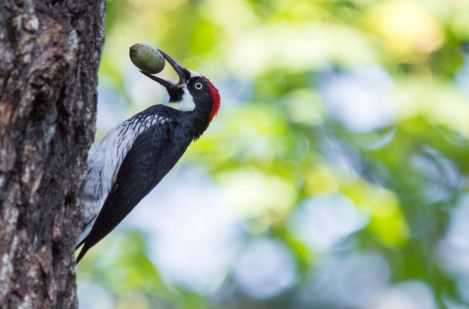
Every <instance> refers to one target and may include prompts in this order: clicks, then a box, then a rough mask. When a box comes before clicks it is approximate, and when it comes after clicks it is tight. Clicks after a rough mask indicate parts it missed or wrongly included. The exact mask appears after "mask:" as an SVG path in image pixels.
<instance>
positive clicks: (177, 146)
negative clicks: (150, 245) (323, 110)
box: [76, 50, 220, 263]
mask: <svg viewBox="0 0 469 309" xmlns="http://www.w3.org/2000/svg"><path fill="white" fill-rule="evenodd" d="M159 52H160V53H161V55H162V56H163V57H164V59H165V60H166V61H167V62H169V64H170V65H171V66H172V68H173V69H174V70H175V71H176V73H177V75H178V76H179V82H178V83H173V82H170V81H168V80H165V79H163V78H160V77H158V76H156V75H152V74H150V73H148V72H145V71H141V72H142V73H143V74H145V75H146V76H147V77H149V78H151V79H152V80H154V81H156V82H158V83H159V84H161V85H162V86H164V87H165V88H166V91H167V92H168V95H169V100H168V101H165V102H162V103H159V104H155V105H152V106H150V107H149V108H147V109H146V110H144V111H142V112H140V113H138V114H136V115H134V116H133V117H131V118H129V119H127V120H125V121H124V122H122V123H121V124H120V125H118V126H117V127H116V128H114V129H113V130H111V131H110V132H109V133H108V134H107V135H106V136H105V137H104V138H103V139H102V140H101V141H100V142H99V143H97V144H96V145H95V146H94V147H93V148H92V149H91V151H90V154H89V157H88V170H87V174H86V176H85V179H84V181H83V183H82V186H81V190H80V203H81V206H82V207H83V208H84V221H85V225H84V228H83V232H82V233H81V235H80V238H79V239H78V242H77V246H76V248H77V249H78V248H79V247H80V246H82V245H83V247H82V249H81V251H80V253H79V255H78V257H77V263H78V262H79V261H80V260H81V259H82V258H83V256H84V255H85V254H86V252H87V251H88V250H89V249H90V248H91V247H93V246H94V245H95V244H96V243H98V242H99V241H100V240H101V239H103V238H104V237H105V236H106V235H107V234H108V233H110V232H111V231H112V230H113V229H114V228H115V227H116V226H117V225H118V224H119V223H120V222H121V221H122V220H123V219H124V217H125V216H126V215H127V214H128V213H129V212H130V211H131V210H132V209H133V208H134V207H135V206H136V205H137V204H138V203H139V202H140V200H142V199H143V197H145V195H146V194H148V193H149V192H150V191H151V190H152V189H153V188H154V187H155V186H156V185H157V184H158V183H159V182H160V181H161V179H162V178H163V177H164V176H165V175H166V174H167V173H168V172H169V170H170V169H171V168H172V167H173V166H174V165H175V164H176V162H177V161H178V160H179V158H181V156H182V155H183V153H184V152H185V150H186V149H187V147H188V146H189V144H190V143H191V142H192V141H194V140H195V139H197V138H198V137H200V136H201V135H202V133H204V131H205V130H206V129H207V127H208V125H209V124H210V122H211V121H212V119H213V118H214V117H215V115H216V114H217V112H218V110H219V108H220V95H219V92H218V90H217V88H215V86H214V85H213V84H212V83H211V82H210V80H208V79H207V78H206V77H204V76H202V75H200V74H198V73H195V72H192V71H189V70H188V69H186V68H184V67H182V66H181V65H179V64H178V63H177V62H176V61H175V60H174V59H172V58H171V57H170V56H169V55H167V54H166V53H164V52H163V51H161V50H159Z"/></svg>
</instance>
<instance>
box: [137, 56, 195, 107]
mask: <svg viewBox="0 0 469 309" xmlns="http://www.w3.org/2000/svg"><path fill="white" fill-rule="evenodd" d="M158 51H159V52H160V53H161V55H162V56H163V58H164V59H165V60H166V61H167V62H169V64H170V65H171V67H172V68H173V69H174V71H176V73H177V75H178V77H179V81H178V83H177V84H175V83H173V82H171V81H169V80H166V79H164V78H161V77H158V76H156V75H152V74H150V73H148V72H145V71H140V72H142V73H143V74H145V76H147V77H149V78H151V79H153V80H154V81H156V82H157V83H159V84H161V85H162V86H164V87H165V88H166V90H167V91H168V94H169V96H170V98H171V99H170V101H172V99H173V98H174V97H175V96H178V94H180V93H181V90H182V89H181V88H182V86H183V85H184V84H185V83H186V82H187V81H188V80H189V78H190V75H191V74H190V73H189V71H188V70H187V69H185V68H184V67H183V66H181V65H180V64H179V63H177V62H176V60H174V59H173V58H171V57H170V56H169V55H168V54H167V53H165V52H164V51H162V50H161V49H158Z"/></svg>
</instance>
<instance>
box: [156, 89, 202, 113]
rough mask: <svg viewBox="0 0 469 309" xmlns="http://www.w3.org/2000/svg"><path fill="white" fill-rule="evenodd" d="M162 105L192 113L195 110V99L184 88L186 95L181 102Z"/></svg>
mask: <svg viewBox="0 0 469 309" xmlns="http://www.w3.org/2000/svg"><path fill="white" fill-rule="evenodd" d="M162 105H164V106H167V107H171V108H174V109H177V110H179V111H181V112H192V111H193V110H195V102H194V98H193V97H192V96H191V95H190V93H188V91H187V89H186V88H184V94H183V95H182V99H181V101H179V102H165V103H162Z"/></svg>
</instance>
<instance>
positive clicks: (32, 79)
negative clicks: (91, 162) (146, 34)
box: [0, 0, 104, 309]
mask: <svg viewBox="0 0 469 309" xmlns="http://www.w3.org/2000/svg"><path fill="white" fill-rule="evenodd" d="M103 11H104V0H63V1H60V0H0V308H15V309H16V308H22V309H26V308H34V309H36V308H47V309H49V308H76V307H77V298H76V286H75V271H74V268H75V267H74V258H73V251H74V242H75V240H76V237H77V233H78V232H79V231H78V229H79V225H80V222H79V221H80V217H81V216H80V213H79V210H78V208H77V206H76V195H77V191H78V187H79V183H80V180H81V179H82V176H83V172H84V170H85V163H86V154H87V151H88V149H89V146H90V144H91V143H92V141H93V137H94V131H95V113H96V84H97V69H98V64H99V56H100V49H101V45H102V40H103Z"/></svg>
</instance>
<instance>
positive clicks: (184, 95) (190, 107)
mask: <svg viewBox="0 0 469 309" xmlns="http://www.w3.org/2000/svg"><path fill="white" fill-rule="evenodd" d="M159 52H160V53H161V55H162V56H163V57H164V58H165V60H166V61H168V62H169V64H170V65H171V67H172V68H173V69H174V71H176V73H177V75H178V77H179V81H178V82H177V83H173V82H171V81H168V80H166V79H163V78H161V77H159V76H156V75H152V74H150V73H148V72H145V71H141V72H142V73H143V74H145V75H146V76H148V77H149V78H151V79H152V80H154V81H156V82H158V83H159V84H161V85H162V86H164V87H165V88H166V90H167V91H168V95H169V102H168V103H164V105H166V106H168V107H171V108H173V109H177V110H179V111H181V112H196V113H198V114H201V115H206V119H207V125H208V124H209V123H210V121H212V119H213V118H214V117H215V115H216V114H217V113H218V110H219V109H220V94H219V92H218V89H217V88H216V87H215V86H214V85H213V84H212V82H211V81H210V80H209V79H208V78H206V77H205V76H202V75H200V74H199V73H195V72H192V71H190V70H188V69H186V68H184V67H183V66H181V65H180V64H179V63H177V62H176V61H175V60H174V59H173V58H171V57H170V56H169V55H168V54H166V53H165V52H163V51H162V50H159Z"/></svg>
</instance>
